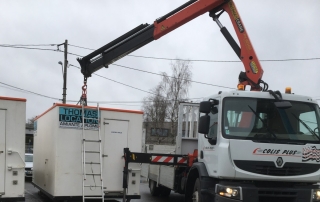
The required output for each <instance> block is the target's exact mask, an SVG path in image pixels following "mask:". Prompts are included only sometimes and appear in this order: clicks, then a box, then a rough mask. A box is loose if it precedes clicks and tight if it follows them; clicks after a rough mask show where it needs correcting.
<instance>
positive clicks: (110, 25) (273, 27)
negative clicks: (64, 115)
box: [0, 0, 320, 119]
mask: <svg viewBox="0 0 320 202" xmlns="http://www.w3.org/2000/svg"><path fill="white" fill-rule="evenodd" d="M185 2H186V0H161V1H155V0H136V1H128V0H127V1H125V0H95V1H89V0H86V1H85V0H77V1H75V0H74V1H72V0H69V1H65V0H55V1H43V0H32V1H25V0H12V1H8V0H0V3H1V9H0V10H1V12H0V20H1V33H0V44H10V45H15V44H24V45H30V44H31V45H32V44H33V45H37V44H61V43H64V41H65V40H66V39H67V40H68V42H69V44H70V45H74V46H81V47H86V48H91V49H97V48H100V47H101V46H103V45H105V44H107V43H108V42H110V41H112V40H114V39H115V38H117V37H119V36H121V35H122V34H124V33H126V32H127V31H129V30H131V29H133V28H134V27H136V26H138V25H140V24H142V23H149V24H151V23H153V21H154V20H155V19H156V18H158V17H161V16H163V15H164V14H166V13H168V12H170V11H171V10H173V9H175V8H176V7H178V6H180V5H182V4H183V3H185ZM234 2H235V4H236V6H237V8H238V11H239V13H240V15H241V17H242V20H243V23H244V25H245V27H246V30H247V32H248V34H249V36H250V39H251V42H252V44H253V46H254V48H255V51H256V53H257V55H258V57H259V59H260V60H282V59H308V58H320V50H319V47H320V37H319V36H320V23H319V19H320V13H319V10H320V1H319V0H303V1H302V0H281V1H279V0H268V1H265V0H264V1H262V0H255V1H253V0H235V1H234ZM220 20H221V22H222V23H223V24H224V25H225V26H226V27H227V28H228V30H229V31H230V32H231V33H232V34H233V35H234V36H235V33H234V31H233V28H232V26H231V23H230V20H229V18H228V16H227V14H226V13H225V14H223V15H222V16H221V18H220ZM35 48H45V49H53V50H56V49H57V46H56V45H55V46H36V47H35ZM68 49H69V52H70V53H73V54H77V55H81V56H85V55H87V54H89V53H91V52H92V51H91V50H86V49H81V48H76V47H73V46H69V47H68ZM60 50H63V46H61V47H60ZM131 55H135V56H148V57H158V58H172V59H174V58H181V59H190V60H223V61H234V60H238V58H237V56H236V55H235V53H234V52H233V50H232V49H231V47H230V46H229V45H228V43H227V42H226V40H225V39H224V38H223V36H222V34H221V33H220V30H219V28H218V27H217V25H216V24H215V23H214V22H213V21H212V19H211V18H210V17H209V16H208V14H207V13H206V14H204V15H202V16H200V17H198V18H196V19H194V20H193V21H191V22H189V23H187V24H185V25H183V26H182V27H180V28H178V29H176V30H175V31H173V32H171V33H169V34H168V35H166V36H164V37H162V38H160V39H159V40H157V41H153V42H151V43H150V44H147V45H146V46H144V47H142V48H141V49H139V50H137V51H135V52H133V53H131ZM0 57H1V60H0V82H1V83H0V96H9V97H21V98H26V99H27V117H26V119H28V118H31V117H33V116H36V115H39V114H41V113H42V112H44V111H46V110H47V109H48V108H50V107H51V106H52V104H53V103H56V102H61V101H59V100H58V99H62V87H63V77H62V69H61V65H59V64H58V62H59V61H63V59H64V55H63V53H62V52H55V51H45V50H42V51H41V50H30V49H17V48H6V47H0ZM76 58H77V56H74V55H70V54H69V55H68V61H69V64H71V65H74V66H79V64H78V62H77V61H76ZM115 64H118V65H124V66H127V67H131V68H136V69H140V70H146V71H151V72H155V73H160V72H167V73H168V74H171V72H170V60H156V59H145V58H140V57H133V56H126V57H124V58H122V59H121V60H119V61H117V62H116V63H115ZM192 64H193V67H192V73H193V80H195V81H200V82H204V83H210V84H214V85H220V86H225V87H229V88H235V87H236V85H237V83H238V75H239V72H240V71H243V70H244V68H243V65H242V63H241V62H238V63H235V62H231V63H226V62H225V63H217V62H197V61H195V62H193V63H192ZM319 64H320V60H302V61H299V60H298V61H289V62H261V65H262V67H263V69H264V76H263V78H262V79H263V80H264V81H266V82H267V83H268V84H269V89H272V90H280V91H281V92H284V89H285V87H287V86H291V87H292V91H293V92H294V93H295V94H302V95H307V96H312V97H313V98H315V99H320V91H319V87H320V82H319V78H320V70H319ZM96 73H97V74H99V75H101V76H104V77H106V78H109V79H112V80H115V81H117V82H121V83H124V84H126V85H130V86H133V87H135V88H139V89H141V90H144V91H149V90H150V89H152V88H153V87H155V86H156V85H157V84H158V82H159V81H160V80H161V77H160V76H157V75H153V74H147V73H143V72H139V71H134V70H130V69H126V68H123V67H118V66H114V65H110V66H109V69H101V70H99V71H98V72H96ZM8 85H10V86H14V87H17V88H20V89H24V90H28V91H32V92H34V93H38V94H41V95H45V96H49V97H52V98H56V99H51V98H45V97H42V96H38V95H35V94H32V93H27V92H25V91H21V90H17V89H15V88H13V87H8ZM82 85H83V76H82V74H81V73H80V70H79V69H77V68H75V67H73V66H70V67H69V68H68V82H67V100H70V101H69V102H68V103H70V104H76V103H75V102H71V101H78V100H79V98H80V95H81V86H82ZM229 90H230V89H228V88H221V87H214V86H209V85H201V84H196V83H193V84H192V87H191V88H190V92H189V97H190V98H201V97H206V96H208V95H211V94H215V93H217V92H218V91H229ZM147 95H148V93H146V92H143V91H139V90H136V89H133V88H129V87H127V86H124V85H120V84H118V83H115V82H112V81H110V80H107V79H104V78H101V77H98V76H95V75H94V76H93V77H91V78H89V80H88V101H89V102H90V101H100V102H102V101H103V102H113V103H109V104H104V105H102V106H106V107H112V108H124V109H141V100H142V99H143V98H144V97H145V96H147ZM194 101H196V100H194ZM115 102H125V103H121V104H118V105H115ZM91 105H95V104H91Z"/></svg>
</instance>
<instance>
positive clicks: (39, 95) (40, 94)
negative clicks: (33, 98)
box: [0, 82, 61, 100]
mask: <svg viewBox="0 0 320 202" xmlns="http://www.w3.org/2000/svg"><path fill="white" fill-rule="evenodd" d="M0 83H1V84H3V85H5V86H9V87H11V88H15V89H18V90H21V91H24V92H28V93H31V94H35V95H38V96H42V97H46V98H50V99H53V100H61V99H58V98H54V97H50V96H47V95H42V94H40V93H35V92H32V91H29V90H25V89H22V88H18V87H15V86H12V85H9V84H6V83H3V82H0Z"/></svg>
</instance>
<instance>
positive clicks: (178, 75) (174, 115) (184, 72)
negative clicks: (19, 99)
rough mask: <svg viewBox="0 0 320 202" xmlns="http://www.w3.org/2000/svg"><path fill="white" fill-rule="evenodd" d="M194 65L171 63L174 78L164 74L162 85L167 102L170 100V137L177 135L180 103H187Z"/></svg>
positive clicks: (185, 62) (182, 62) (189, 63)
mask: <svg viewBox="0 0 320 202" xmlns="http://www.w3.org/2000/svg"><path fill="white" fill-rule="evenodd" d="M191 68H192V63H191V62H190V61H186V60H176V61H175V62H172V63H171V70H172V76H168V75H167V74H166V73H165V72H163V73H162V76H163V79H162V82H161V85H163V87H162V88H163V89H165V92H166V98H167V100H170V101H171V102H169V104H168V106H167V113H166V114H167V116H166V119H167V120H168V121H169V122H171V129H170V135H172V136H176V135H177V122H178V110H179V102H182V101H186V100H187V97H188V92H189V87H190V86H191V78H192V72H191Z"/></svg>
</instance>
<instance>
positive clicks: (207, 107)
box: [199, 101, 211, 114]
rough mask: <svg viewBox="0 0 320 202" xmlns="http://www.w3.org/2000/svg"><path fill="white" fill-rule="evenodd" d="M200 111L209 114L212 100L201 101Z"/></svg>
mask: <svg viewBox="0 0 320 202" xmlns="http://www.w3.org/2000/svg"><path fill="white" fill-rule="evenodd" d="M199 111H200V113H205V114H209V113H210V111H211V102H210V101H203V102H200V107H199Z"/></svg>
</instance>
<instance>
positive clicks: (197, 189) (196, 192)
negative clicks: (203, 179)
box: [192, 178, 201, 202]
mask: <svg viewBox="0 0 320 202" xmlns="http://www.w3.org/2000/svg"><path fill="white" fill-rule="evenodd" d="M192 201H193V202H199V201H201V194H200V180H199V178H197V179H196V181H195V183H194V187H193V193H192Z"/></svg>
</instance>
